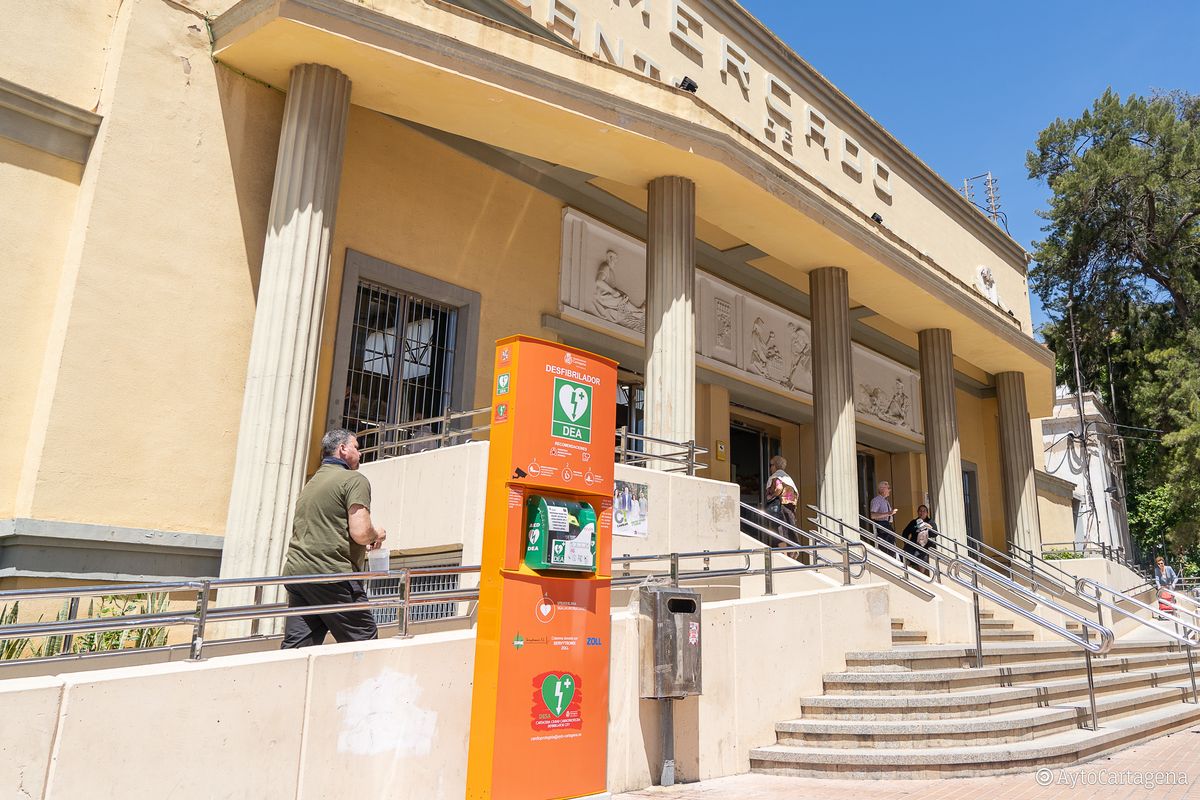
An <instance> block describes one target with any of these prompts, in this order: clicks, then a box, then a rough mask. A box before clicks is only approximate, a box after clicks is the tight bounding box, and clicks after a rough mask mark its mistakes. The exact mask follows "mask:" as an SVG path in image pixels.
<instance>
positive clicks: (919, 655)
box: [846, 640, 1163, 672]
mask: <svg viewBox="0 0 1200 800" xmlns="http://www.w3.org/2000/svg"><path fill="white" fill-rule="evenodd" d="M1162 649H1163V643H1162V642H1159V641H1136V640H1135V641H1120V642H1117V643H1116V644H1114V645H1113V647H1112V649H1111V650H1109V652H1108V655H1107V656H1103V657H1104V658H1113V657H1116V656H1118V655H1126V654H1132V653H1146V652H1157V651H1160V650H1162ZM1067 657H1082V651H1081V650H1080V649H1079V648H1078V647H1076V646H1074V645H1071V644H1067V643H1066V642H993V643H989V644H985V645H984V648H983V663H984V664H985V665H988V664H1012V663H1028V662H1031V661H1038V660H1043V659H1044V660H1056V659H1062V658H1067ZM973 666H975V647H974V646H973V645H965V644H926V645H921V644H914V645H909V646H905V647H893V648H891V649H890V650H853V651H850V652H848V653H846V669H847V670H848V671H850V672H858V671H871V672H874V671H878V670H879V669H880V668H881V667H887V668H889V669H910V670H920V669H951V668H956V667H973Z"/></svg>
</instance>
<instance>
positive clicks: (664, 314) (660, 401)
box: [645, 177, 696, 468]
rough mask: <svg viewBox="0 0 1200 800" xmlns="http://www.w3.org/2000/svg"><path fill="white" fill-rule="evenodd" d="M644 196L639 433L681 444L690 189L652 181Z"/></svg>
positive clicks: (688, 393) (691, 376) (688, 425)
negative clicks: (642, 383) (642, 398)
mask: <svg viewBox="0 0 1200 800" xmlns="http://www.w3.org/2000/svg"><path fill="white" fill-rule="evenodd" d="M648 190H649V204H648V207H647V211H646V395H645V413H646V417H645V419H646V427H645V432H646V435H647V436H656V437H658V438H661V439H670V440H672V441H676V442H685V441H688V440H689V439H694V438H695V437H696V314H695V308H694V303H693V298H692V295H693V294H694V292H695V287H696V184H694V183H692V182H691V181H690V180H688V179H687V178H677V177H666V178H655V179H654V180H652V181H650V185H649V187H648ZM654 449H655V448H651V452H653V451H654ZM651 466H660V467H664V468H665V467H668V466H670V464H666V463H659V464H655V463H653V462H652V463H651Z"/></svg>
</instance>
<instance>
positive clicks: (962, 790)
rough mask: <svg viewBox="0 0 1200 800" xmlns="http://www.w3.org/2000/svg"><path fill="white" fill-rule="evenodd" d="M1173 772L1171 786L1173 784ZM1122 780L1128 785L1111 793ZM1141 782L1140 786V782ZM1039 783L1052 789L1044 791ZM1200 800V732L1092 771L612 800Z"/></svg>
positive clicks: (807, 782)
mask: <svg viewBox="0 0 1200 800" xmlns="http://www.w3.org/2000/svg"><path fill="white" fill-rule="evenodd" d="M1172 770H1174V771H1175V776H1174V779H1173V780H1174V781H1175V783H1174V784H1173V785H1172V784H1171V783H1169V781H1171V780H1172V778H1171V776H1170V775H1169V774H1167V773H1169V772H1170V771H1172ZM1121 780H1124V782H1125V785H1119V784H1118V785H1113V784H1115V783H1116V782H1118V781H1121ZM1138 781H1140V783H1139V782H1138ZM1041 783H1047V784H1048V785H1046V786H1042V785H1040V784H1041ZM642 798H653V799H654V800H668V798H669V799H670V800H899V799H900V798H903V799H904V800H1049V799H1050V798H1080V800H1083V799H1084V798H1087V800H1092V798H1096V800H1182V799H1183V798H1196V800H1200V727H1196V728H1192V729H1190V730H1186V731H1182V732H1180V733H1173V734H1171V735H1170V736H1162V737H1159V738H1158V739H1155V740H1153V741H1151V742H1147V743H1145V744H1142V745H1138V746H1137V747H1131V748H1129V749H1128V750H1122V751H1120V752H1117V753H1113V754H1112V755H1110V756H1107V757H1104V758H1099V759H1096V760H1095V761H1091V762H1089V763H1087V764H1082V765H1080V766H1076V767H1070V768H1068V769H1064V770H1052V771H1044V772H1043V773H1042V774H1040V775H1030V774H1025V775H999V776H995V777H988V778H947V779H944V780H919V781H896V780H891V781H861V780H860V781H839V780H827V779H823V778H822V779H818V778H776V777H773V776H770V775H735V776H732V777H729V778H718V779H716V780H711V781H704V782H703V783H691V784H686V785H682V786H673V787H671V788H669V789H663V788H661V787H658V786H656V787H653V788H651V789H646V790H643V791H640V792H630V793H628V794H620V795H617V796H616V797H615V798H614V800H640V799H642Z"/></svg>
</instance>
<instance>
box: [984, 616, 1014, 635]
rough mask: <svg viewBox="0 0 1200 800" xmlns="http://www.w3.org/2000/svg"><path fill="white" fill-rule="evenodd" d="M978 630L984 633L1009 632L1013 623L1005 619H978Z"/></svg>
mask: <svg viewBox="0 0 1200 800" xmlns="http://www.w3.org/2000/svg"><path fill="white" fill-rule="evenodd" d="M979 629H980V630H982V631H984V632H987V631H1011V630H1012V629H1013V623H1012V621H1011V620H1007V619H980V620H979Z"/></svg>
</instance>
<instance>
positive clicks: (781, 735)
mask: <svg viewBox="0 0 1200 800" xmlns="http://www.w3.org/2000/svg"><path fill="white" fill-rule="evenodd" d="M983 613H985V614H987V613H988V612H983ZM987 619H988V620H993V619H994V617H992V616H989V617H987ZM892 629H893V630H892V636H893V640H894V641H897V644H896V645H895V646H893V648H892V649H891V650H882V651H863V652H852V653H847V654H846V671H845V672H838V673H831V674H827V675H826V676H825V678H824V685H825V694H823V695H821V696H818V697H809V698H805V699H804V700H803V701H802V709H803V716H802V718H801V719H797V720H788V721H783V722H779V723H777V724H776V726H775V730H776V743H775V744H773V745H769V746H765V747H759V748H755V749H754V750H753V751H751V754H750V768H751V771H753V772H761V773H768V774H773V775H790V776H797V777H825V778H830V777H841V778H934V777H969V776H977V775H995V774H1002V773H1008V772H1026V771H1028V772H1032V771H1034V770H1036V769H1038V768H1040V767H1052V768H1054V767H1064V766H1069V765H1071V764H1074V763H1077V762H1080V761H1085V760H1088V759H1091V758H1095V757H1097V756H1099V755H1101V754H1102V753H1106V752H1109V751H1111V750H1115V749H1118V748H1121V747H1125V746H1127V745H1130V744H1133V743H1135V742H1139V741H1143V740H1145V739H1149V738H1152V737H1155V736H1159V735H1161V734H1165V733H1170V732H1172V731H1175V730H1179V729H1182V728H1184V727H1187V726H1190V725H1194V724H1196V723H1197V722H1198V721H1200V706H1197V705H1193V704H1191V703H1190V702H1183V701H1184V700H1189V701H1190V699H1191V688H1190V687H1191V683H1190V680H1189V673H1188V664H1187V655H1186V653H1184V652H1181V651H1179V650H1176V649H1171V650H1169V651H1168V649H1167V646H1166V645H1165V644H1164V643H1159V642H1151V641H1136V642H1135V641H1131V642H1123V643H1118V644H1117V645H1115V646H1114V647H1113V649H1112V650H1111V651H1110V652H1109V653H1108V654H1107V655H1105V656H1096V657H1094V658H1093V659H1092V663H1093V671H1094V676H1095V684H1096V703H1097V710H1098V712H1099V715H1100V729H1099V730H1098V731H1091V730H1087V729H1086V728H1084V727H1083V726H1084V725H1090V706H1089V704H1088V692H1087V673H1086V668H1085V663H1084V658H1083V654H1082V652H1081V651H1080V650H1079V649H1078V648H1075V647H1071V646H1069V645H1067V644H1065V643H1058V642H1032V641H1014V640H1012V639H1006V640H996V639H994V638H992V637H994V636H996V635H998V634H1014V633H1021V632H1019V631H1014V630H1012V629H1011V627H1002V626H995V627H991V628H989V629H988V630H989V631H990V633H987V634H985V635H986V637H987V638H986V642H987V643H986V644H985V646H984V666H983V667H982V668H975V667H974V664H975V650H974V648H973V647H969V646H962V645H927V644H912V643H910V642H911V641H912V639H911V638H908V639H906V638H905V637H903V636H902V637H901V638H899V639H897V634H902V635H903V634H907V635H908V636H909V637H912V636H914V635H916V634H921V635H922V636H923V634H922V632H919V631H905V630H904V626H903V621H902V620H895V619H894V620H892ZM1029 636H1030V637H1031V638H1032V634H1029ZM922 640H923V639H922ZM1198 660H1200V659H1198Z"/></svg>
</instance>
